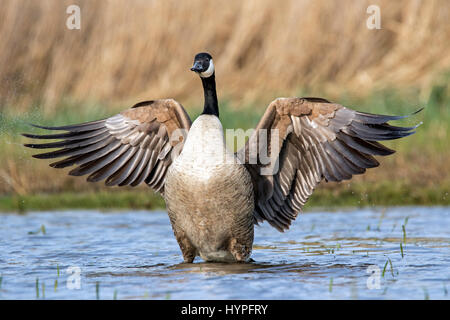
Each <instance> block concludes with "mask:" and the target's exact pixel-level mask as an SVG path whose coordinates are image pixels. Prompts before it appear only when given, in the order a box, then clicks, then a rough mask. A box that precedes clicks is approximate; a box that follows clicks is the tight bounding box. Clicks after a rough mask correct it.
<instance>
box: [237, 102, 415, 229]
mask: <svg viewBox="0 0 450 320" xmlns="http://www.w3.org/2000/svg"><path fill="white" fill-rule="evenodd" d="M419 111H420V110H419ZM419 111H417V112H419ZM401 118H404V117H402V116H385V115H375V114H368V113H362V112H357V111H354V110H351V109H348V108H346V107H343V106H341V105H339V104H334V103H330V102H329V101H327V100H325V99H320V98H280V99H276V100H275V101H273V102H272V103H271V104H270V105H269V107H268V108H267V111H266V112H265V114H264V116H263V117H262V119H261V120H260V122H259V124H258V126H257V127H256V130H255V131H254V133H253V134H252V136H251V137H250V139H249V140H248V141H247V144H246V145H245V147H244V148H242V150H240V151H239V152H238V157H239V158H240V159H241V161H243V162H244V163H245V165H246V167H247V169H248V170H249V172H250V174H251V176H252V180H253V185H254V190H255V210H254V220H255V223H256V224H257V223H258V222H262V221H264V220H267V221H268V222H269V223H270V224H271V225H272V226H273V227H275V228H277V229H278V230H279V231H283V230H285V229H287V228H289V226H290V224H291V222H292V221H293V220H294V219H295V218H296V217H297V214H298V213H299V212H300V211H301V208H302V207H303V205H304V204H305V203H306V201H307V200H308V198H309V197H310V195H311V194H312V192H313V190H314V188H315V187H316V186H317V185H318V184H319V183H320V181H322V179H325V180H326V181H342V180H346V179H350V178H352V176H353V175H354V174H362V173H364V172H365V171H366V169H367V168H373V167H376V166H378V165H379V163H378V161H377V160H376V159H375V158H374V157H373V156H374V155H380V156H386V155H389V154H392V153H394V150H391V149H388V148H386V147H385V146H383V145H382V144H380V143H378V142H377V141H381V140H392V139H397V138H401V137H406V136H408V135H410V134H413V133H414V131H413V130H414V129H415V128H416V127H417V126H416V127H409V128H407V127H397V126H392V125H389V124H388V123H387V122H388V121H390V120H397V119H401ZM264 129H266V130H267V133H266V135H267V139H265V137H266V136H265V135H261V132H263V131H264ZM258 137H259V138H258ZM265 150H268V151H265ZM244 152H245V153H244ZM263 152H268V156H267V157H266V158H269V160H268V161H265V162H267V163H263V161H262V160H261V158H262V153H263Z"/></svg>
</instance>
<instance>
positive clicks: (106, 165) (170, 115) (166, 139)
mask: <svg viewBox="0 0 450 320" xmlns="http://www.w3.org/2000/svg"><path fill="white" fill-rule="evenodd" d="M190 126H191V120H190V118H189V116H188V114H187V113H186V111H185V109H184V108H183V106H182V105H181V104H179V103H178V102H176V101H175V100H172V99H163V100H155V101H144V102H140V103H138V104H136V105H134V106H133V107H132V108H131V109H128V110H125V111H123V112H121V113H119V114H117V115H115V116H113V117H110V118H108V119H104V120H98V121H93V122H89V123H82V124H75V125H68V126H62V127H42V126H35V127H39V128H43V129H47V130H64V131H67V132H66V133H62V134H61V133H58V134H49V135H35V134H23V135H24V136H26V137H29V138H34V139H63V140H62V141H58V142H51V143H42V144H26V145H25V146H26V147H29V148H36V149H47V148H59V149H57V150H56V151H51V152H47V153H41V154H37V155H34V156H33V157H35V158H38V159H51V158H59V157H65V158H64V159H62V160H60V161H58V162H54V163H52V164H50V166H52V167H54V168H65V167H68V166H72V165H75V166H77V167H76V168H75V169H73V170H72V171H70V172H69V174H70V175H74V176H82V175H89V176H88V178H87V179H88V181H91V182H95V181H100V180H104V179H105V180H106V181H105V184H106V185H108V186H115V185H118V186H125V185H131V186H136V185H138V184H140V183H142V182H143V181H145V182H146V183H147V184H148V185H149V186H150V187H152V188H153V189H155V190H157V191H159V192H163V191H164V177H165V173H166V172H167V168H168V167H169V166H170V165H171V163H172V161H173V160H174V159H175V157H176V156H178V154H179V152H180V151H181V149H182V147H183V144H184V138H185V136H184V135H183V134H186V133H187V130H189V128H190ZM178 130H179V131H178ZM183 130H184V131H183Z"/></svg>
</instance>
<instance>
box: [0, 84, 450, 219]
mask: <svg viewBox="0 0 450 320" xmlns="http://www.w3.org/2000/svg"><path fill="white" fill-rule="evenodd" d="M448 91H449V90H448V89H446V88H445V87H442V86H436V87H435V88H434V89H433V90H431V92H430V94H429V97H428V99H426V100H425V101H422V102H420V101H421V99H420V94H419V92H415V91H414V90H409V91H402V92H401V93H398V92H394V91H389V90H388V91H381V92H375V93H373V94H372V95H370V96H369V97H367V98H359V97H351V96H347V95H345V94H342V95H340V96H337V97H331V98H330V100H333V101H339V103H341V104H343V105H346V106H348V107H350V108H353V109H357V110H360V111H366V112H371V113H381V114H411V113H412V112H413V111H416V110H417V109H419V107H425V110H424V111H422V112H421V113H420V114H417V115H415V116H412V117H410V118H408V119H405V120H402V121H397V124H399V125H414V124H417V123H420V122H423V124H422V125H421V126H420V127H419V128H418V129H417V133H416V134H415V135H413V136H411V137H407V138H405V139H400V140H395V141H389V142H387V143H386V145H387V146H388V147H391V148H393V149H395V150H397V153H396V154H394V155H393V156H390V157H385V158H382V157H379V160H380V163H381V166H380V167H379V168H375V169H369V170H368V171H367V173H366V174H364V175H362V176H355V177H354V178H353V179H352V180H350V181H344V182H341V183H325V182H323V183H321V184H320V185H319V187H318V188H317V189H316V190H315V192H314V194H313V196H312V197H311V199H310V200H309V201H308V203H307V205H306V207H305V209H306V210H308V208H311V207H343V206H344V207H350V206H352V207H354V206H359V207H362V206H372V205H374V206H383V205H386V206H387V205H449V204H450V197H449V190H450V175H449V170H448V163H449V160H450V150H449V148H448V140H449V135H450V133H449V132H450V130H449V128H450V112H449V108H448V106H449V105H450V94H449V92H448ZM298 95H299V96H307V95H311V94H310V93H308V92H306V93H299V94H298ZM322 96H325V97H326V95H322ZM417 101H419V102H417ZM266 105H267V103H266ZM123 109H125V107H123V106H119V107H114V108H106V107H103V106H101V105H97V104H83V105H81V106H79V105H77V104H75V103H69V102H68V103H65V104H64V105H62V106H61V107H60V108H58V110H56V111H55V112H54V113H53V114H48V113H45V112H44V111H43V109H41V108H39V107H36V108H33V109H32V111H31V112H28V113H21V114H18V113H14V112H13V111H11V108H9V109H8V110H10V111H8V112H6V111H5V112H2V113H0V148H1V150H2V151H3V152H2V153H1V154H0V182H1V183H0V211H17V212H25V211H28V210H52V209H64V208H72V209H98V208H100V209H105V210H110V209H128V208H132V209H140V208H142V209H155V208H164V201H163V199H162V198H161V197H160V196H159V195H156V194H154V193H153V192H152V191H151V190H150V189H149V188H147V187H146V186H140V187H137V188H136V189H133V188H128V187H126V188H107V187H105V186H103V185H102V184H101V183H97V184H91V183H86V182H85V180H84V179H83V178H79V177H70V176H67V174H66V173H67V170H60V171H57V170H55V169H52V168H50V167H48V164H49V163H50V162H49V161H45V160H44V161H43V160H36V159H33V158H31V155H32V154H33V153H34V152H33V150H29V149H27V148H24V147H23V145H22V144H23V143H25V141H29V140H27V139H26V138H24V137H22V136H21V135H20V133H22V132H35V133H39V132H42V130H40V129H36V128H33V127H30V126H29V125H28V124H27V123H38V124H42V125H50V126H51V125H62V124H70V123H80V122H84V121H91V120H95V119H100V118H105V117H108V116H111V115H113V114H115V113H117V112H119V111H121V110H123ZM199 110H200V108H194V109H189V114H190V115H191V117H192V118H193V119H194V118H195V117H196V116H197V115H198V114H199V113H200V111H199ZM264 111H265V105H261V106H259V105H258V107H255V106H254V105H248V106H245V105H244V106H241V107H240V108H236V107H235V106H234V105H232V104H231V103H230V102H228V101H226V100H225V101H223V102H222V104H221V110H220V112H221V115H220V117H221V120H222V122H223V124H224V128H225V129H227V128H242V129H244V130H246V129H249V128H254V127H255V126H256V124H257V122H258V121H259V119H260V118H261V116H262V114H263V113H264ZM405 225H406V222H405Z"/></svg>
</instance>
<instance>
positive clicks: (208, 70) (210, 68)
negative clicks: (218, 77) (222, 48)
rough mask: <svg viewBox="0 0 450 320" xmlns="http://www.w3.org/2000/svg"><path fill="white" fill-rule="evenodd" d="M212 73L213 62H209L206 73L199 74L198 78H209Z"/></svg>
mask: <svg viewBox="0 0 450 320" xmlns="http://www.w3.org/2000/svg"><path fill="white" fill-rule="evenodd" d="M213 73H214V62H213V61H212V59H211V60H209V67H208V69H207V70H206V71H203V72H200V77H202V78H209V77H211V76H212V74H213Z"/></svg>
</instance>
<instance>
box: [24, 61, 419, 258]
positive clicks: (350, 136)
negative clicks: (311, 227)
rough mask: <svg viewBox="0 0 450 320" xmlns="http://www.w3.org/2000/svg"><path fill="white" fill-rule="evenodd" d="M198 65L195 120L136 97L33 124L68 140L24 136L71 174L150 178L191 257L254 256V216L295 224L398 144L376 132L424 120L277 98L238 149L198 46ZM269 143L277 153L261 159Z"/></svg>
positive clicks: (171, 106) (393, 134)
mask: <svg viewBox="0 0 450 320" xmlns="http://www.w3.org/2000/svg"><path fill="white" fill-rule="evenodd" d="M191 70H192V71H194V72H196V73H197V74H198V75H199V76H200V79H201V81H202V84H203V89H204V101H205V104H204V109H203V113H202V114H201V115H200V116H199V117H198V118H197V119H196V120H195V121H194V123H191V120H190V118H189V116H188V114H187V113H186V111H185V109H184V108H183V106H182V105H181V104H179V103H178V102H176V101H175V100H173V99H163V100H154V101H145V102H141V103H138V104H136V105H134V106H133V107H132V108H130V109H128V110H125V111H123V112H121V113H119V114H117V115H115V116H112V117H110V118H107V119H104V120H98V121H93V122H87V123H82V124H74V125H67V126H61V127H44V126H38V125H34V126H35V127H38V128H43V129H48V130H64V131H66V132H65V133H57V134H48V135H35V134H24V136H25V137H29V138H34V139H62V141H59V142H51V143H44V144H26V145H25V146H27V147H30V148H37V149H45V148H59V149H58V150H56V151H52V152H48V153H41V154H37V155H34V156H33V157H35V158H38V159H49V158H59V157H63V158H64V159H62V160H60V161H58V162H54V163H52V164H50V166H51V167H54V168H65V167H68V166H72V165H76V166H77V167H76V168H75V169H73V170H72V171H70V172H69V174H70V175H74V176H82V175H89V176H88V178H87V181H90V182H95V181H100V180H103V179H105V180H106V181H105V183H106V185H107V186H115V185H118V186H127V185H131V186H137V185H139V184H140V183H142V182H145V183H146V184H147V185H148V186H150V187H151V188H152V189H154V190H156V191H158V192H160V193H161V194H162V195H163V197H164V199H165V201H166V205H167V211H168V215H169V217H170V221H171V224H172V228H173V231H174V234H175V237H176V239H177V241H178V244H179V246H180V249H181V252H182V254H183V258H184V261H185V262H192V261H193V260H194V258H195V257H196V256H200V257H201V258H203V259H204V260H206V261H225V262H236V261H237V262H243V261H248V260H249V257H250V254H251V251H252V244H253V229H254V224H258V223H259V222H263V221H268V222H269V223H270V225H272V226H273V227H275V228H276V229H277V230H279V231H284V230H285V229H288V228H289V226H290V224H291V222H292V221H293V220H294V219H295V218H296V217H297V214H298V213H299V212H300V211H301V209H302V207H303V205H304V204H305V203H306V201H307V200H308V198H309V196H310V195H311V194H312V192H313V190H314V188H315V187H316V186H317V185H318V184H319V183H320V181H322V180H323V179H325V180H326V181H342V180H346V179H350V178H351V177H352V176H353V175H354V174H362V173H364V172H365V171H366V169H367V168H372V167H376V166H378V165H379V163H378V161H377V160H375V158H374V157H373V156H374V155H380V156H386V155H389V154H392V153H393V152H394V150H391V149H388V148H387V147H385V146H383V145H382V144H380V143H378V142H377V141H380V140H391V139H397V138H401V137H405V136H408V135H410V134H412V133H414V131H413V130H414V129H415V128H416V127H417V126H416V127H407V128H406V127H397V126H392V125H389V124H388V123H387V122H388V121H390V120H397V119H401V118H404V116H387V115H375V114H369V113H362V112H358V111H354V110H351V109H348V108H346V107H344V106H341V105H339V104H335V103H331V102H329V101H327V100H325V99H321V98H278V99H276V100H274V101H273V102H272V103H270V105H269V106H268V108H267V110H266V112H265V113H264V115H263V117H262V119H261V120H260V122H259V124H258V125H257V127H256V130H255V131H254V132H253V134H252V135H251V137H250V138H249V140H248V142H247V143H246V145H245V146H244V147H243V148H242V149H241V150H240V151H238V152H237V153H233V152H231V151H229V150H228V149H227V147H226V145H225V139H224V134H223V128H222V124H221V122H220V120H219V106H218V102H217V95H216V85H215V68H214V63H213V59H212V57H211V55H210V54H208V53H199V54H197V55H196V56H195V58H194V64H193V66H192V68H191ZM419 111H420V110H419ZM265 134H266V135H267V139H265ZM266 152H269V157H270V159H269V161H262V159H263V158H264V155H266ZM225 158H226V159H228V160H229V159H231V160H233V161H224V159H225Z"/></svg>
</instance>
